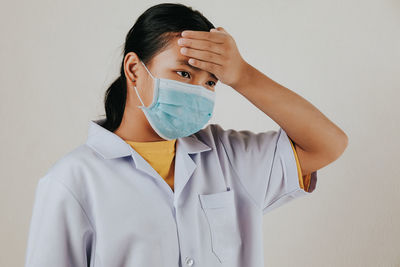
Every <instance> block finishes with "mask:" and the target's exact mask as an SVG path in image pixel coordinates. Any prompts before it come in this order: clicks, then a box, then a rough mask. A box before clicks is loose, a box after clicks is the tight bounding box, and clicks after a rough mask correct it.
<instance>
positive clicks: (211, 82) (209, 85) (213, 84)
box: [208, 81, 216, 86]
mask: <svg viewBox="0 0 400 267" xmlns="http://www.w3.org/2000/svg"><path fill="white" fill-rule="evenodd" d="M209 82H211V83H213V84H208V85H209V86H215V84H216V83H215V82H214V81H209Z"/></svg>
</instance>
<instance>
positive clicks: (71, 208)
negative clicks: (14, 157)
mask: <svg viewBox="0 0 400 267" xmlns="http://www.w3.org/2000/svg"><path fill="white" fill-rule="evenodd" d="M92 229H93V228H92V227H91V225H90V223H89V219H88V217H87V216H86V213H85V212H84V210H83V209H82V207H81V205H80V204H79V202H78V201H77V199H76V198H75V197H74V195H73V194H72V193H71V191H70V190H69V189H68V188H67V187H65V186H64V184H62V183H61V182H60V181H58V180H56V179H53V178H52V177H49V176H45V177H43V178H41V179H40V180H39V182H38V185H37V187H36V191H35V199H34V204H33V211H32V217H31V222H30V228H29V235H28V242H27V250H26V254H25V267H39V266H40V267H50V266H51V267H53V266H58V267H64V266H65V267H67V266H76V267H80V266H82V267H83V266H89V264H90V257H91V251H92V249H91V247H92V245H91V244H92V239H93V230H92Z"/></svg>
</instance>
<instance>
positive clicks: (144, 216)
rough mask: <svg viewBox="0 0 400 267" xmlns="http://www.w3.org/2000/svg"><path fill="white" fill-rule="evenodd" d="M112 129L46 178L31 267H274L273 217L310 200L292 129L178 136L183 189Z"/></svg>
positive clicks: (97, 129) (35, 217)
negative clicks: (269, 232) (266, 228)
mask: <svg viewBox="0 0 400 267" xmlns="http://www.w3.org/2000/svg"><path fill="white" fill-rule="evenodd" d="M102 122H104V119H101V120H97V121H89V134H88V138H87V142H86V143H85V144H82V145H79V146H78V147H76V148H75V149H73V150H72V151H70V152H69V153H67V154H66V155H65V156H63V157H62V158H61V159H59V160H58V161H57V162H56V163H55V164H53V166H51V168H50V169H49V170H48V171H47V173H46V174H45V175H44V177H42V178H41V179H40V180H39V182H38V185H37V189H36V193H35V200H34V205H33V213H32V218H31V224H30V229H29V238H28V244H27V251H26V262H25V266H26V267H50V266H51V267H54V266H57V267H67V266H71V267H83V266H91V267H124V266H127V267H150V266H151V267H152V266H163V267H176V266H182V267H186V266H189V267H190V266H199V267H213V266H230V267H239V266H240V267H243V266H246V267H260V266H264V257H263V234H262V219H263V215H264V214H266V213H267V212H269V211H271V210H272V209H275V208H277V207H279V206H282V205H283V204H285V203H287V202H289V201H291V200H293V199H295V198H298V197H301V196H305V195H307V194H310V193H308V192H306V191H304V190H303V189H301V188H300V185H299V181H298V173H297V166H296V161H295V157H294V153H293V150H292V147H291V145H290V143H289V139H288V136H287V135H286V133H285V131H284V130H283V129H282V128H280V129H279V130H278V131H268V132H262V133H257V134H256V133H253V132H251V131H235V130H232V129H229V130H225V129H223V128H222V127H221V126H219V125H218V124H210V125H207V126H206V127H205V128H204V129H202V130H200V131H199V132H197V133H195V134H193V135H191V136H188V137H183V138H178V139H177V147H176V158H175V179H174V183H175V184H174V188H175V192H173V191H172V190H171V188H170V186H169V185H168V184H167V183H166V182H165V180H164V179H163V178H162V177H161V176H160V175H159V174H158V173H157V172H156V171H155V170H154V169H153V168H152V167H151V165H149V164H148V163H147V161H145V160H144V159H143V158H142V157H141V156H140V155H139V154H138V153H137V152H136V151H135V150H134V149H133V148H132V147H131V146H130V145H129V144H127V143H126V142H125V141H124V140H123V139H121V138H120V137H119V136H117V135H116V134H114V133H112V132H110V131H108V130H106V129H105V128H103V127H101V126H100V125H101V123H102ZM313 175H314V176H315V177H316V172H314V173H313Z"/></svg>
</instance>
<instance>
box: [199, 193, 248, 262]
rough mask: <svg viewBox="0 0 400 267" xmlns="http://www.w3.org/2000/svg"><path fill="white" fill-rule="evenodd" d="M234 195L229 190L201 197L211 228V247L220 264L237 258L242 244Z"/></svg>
mask: <svg viewBox="0 0 400 267" xmlns="http://www.w3.org/2000/svg"><path fill="white" fill-rule="evenodd" d="M233 193H234V191H233V190H228V191H224V192H219V193H213V194H207V195H201V194H200V195H199V198H200V202H201V207H202V209H203V211H204V213H205V216H206V218H207V221H208V225H209V228H210V234H211V247H212V250H213V252H214V254H215V255H216V256H217V257H218V259H219V261H220V262H228V261H229V260H230V259H232V258H235V256H236V255H237V254H239V252H240V247H241V244H242V240H241V238H240V232H239V226H238V221H237V220H238V218H237V213H236V208H235V200H234V194H233Z"/></svg>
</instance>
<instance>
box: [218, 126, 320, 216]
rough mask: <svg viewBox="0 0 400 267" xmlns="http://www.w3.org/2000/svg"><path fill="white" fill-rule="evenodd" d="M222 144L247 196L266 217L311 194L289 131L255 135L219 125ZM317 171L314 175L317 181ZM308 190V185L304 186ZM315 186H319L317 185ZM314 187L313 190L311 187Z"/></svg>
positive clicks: (280, 129) (314, 179) (312, 175)
mask: <svg viewBox="0 0 400 267" xmlns="http://www.w3.org/2000/svg"><path fill="white" fill-rule="evenodd" d="M216 127H217V133H218V137H219V140H220V142H221V143H222V144H223V147H224V149H225V152H226V154H227V157H228V158H229V162H230V164H231V168H232V169H233V170H234V171H235V172H236V174H237V176H238V178H239V180H240V183H241V184H242V186H243V187H244V189H245V190H246V191H247V193H248V194H247V195H248V196H249V198H250V199H252V201H254V202H255V204H256V205H258V207H259V208H260V209H261V210H262V213H263V214H266V213H267V212H269V211H271V210H273V209H275V208H278V207H280V206H282V205H284V204H285V203H288V202H289V201H291V200H293V199H295V198H298V197H301V196H305V195H307V194H310V192H307V191H306V190H305V189H304V188H302V186H301V184H302V183H304V181H303V180H302V179H299V177H301V176H300V175H301V168H299V165H298V164H297V163H296V158H295V156H297V155H296V154H295V150H293V148H292V144H291V141H290V139H289V137H288V136H287V134H286V132H285V131H284V130H283V129H282V128H279V130H278V131H272V130H271V131H267V132H261V133H254V132H251V131H248V130H241V131H236V130H233V129H228V130H225V129H223V128H222V127H221V126H219V125H218V124H216ZM316 174H317V172H316V171H315V172H313V173H312V174H311V175H308V176H310V178H311V177H314V178H313V179H308V178H304V179H305V180H307V179H308V180H307V186H309V185H310V186H311V183H309V181H314V182H315V181H316ZM303 187H304V186H303ZM314 187H315V184H314ZM310 188H311V187H310Z"/></svg>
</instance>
